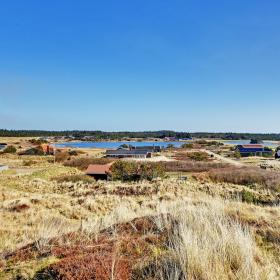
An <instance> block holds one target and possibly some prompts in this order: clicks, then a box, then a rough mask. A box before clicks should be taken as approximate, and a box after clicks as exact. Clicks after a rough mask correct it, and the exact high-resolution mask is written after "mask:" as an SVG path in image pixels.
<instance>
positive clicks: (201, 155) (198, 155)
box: [187, 152, 209, 161]
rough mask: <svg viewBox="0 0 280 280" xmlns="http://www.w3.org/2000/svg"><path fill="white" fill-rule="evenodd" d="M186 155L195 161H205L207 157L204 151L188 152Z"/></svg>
mask: <svg viewBox="0 0 280 280" xmlns="http://www.w3.org/2000/svg"><path fill="white" fill-rule="evenodd" d="M187 156H188V157H189V158H190V159H192V160H195V161H207V160H208V159H209V155H208V154H207V153H205V152H193V153H188V154H187Z"/></svg>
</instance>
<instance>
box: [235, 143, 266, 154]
mask: <svg viewBox="0 0 280 280" xmlns="http://www.w3.org/2000/svg"><path fill="white" fill-rule="evenodd" d="M236 149H238V150H239V152H240V153H257V152H266V150H265V148H264V146H263V145H260V144H248V145H237V146H236Z"/></svg>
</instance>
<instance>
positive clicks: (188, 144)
mask: <svg viewBox="0 0 280 280" xmlns="http://www.w3.org/2000/svg"><path fill="white" fill-rule="evenodd" d="M181 148H183V149H192V148H193V144H191V143H185V144H183V145H182V146H181Z"/></svg>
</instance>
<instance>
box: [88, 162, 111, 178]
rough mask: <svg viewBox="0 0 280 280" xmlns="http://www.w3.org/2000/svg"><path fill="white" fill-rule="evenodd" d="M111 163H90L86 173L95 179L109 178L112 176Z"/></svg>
mask: <svg viewBox="0 0 280 280" xmlns="http://www.w3.org/2000/svg"><path fill="white" fill-rule="evenodd" d="M111 166H112V163H110V164H90V165H89V166H88V168H87V170H86V174H87V175H89V176H91V177H93V178H94V179H95V180H108V179H109V178H110V176H111V171H110V168H111Z"/></svg>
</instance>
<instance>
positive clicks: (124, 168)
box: [111, 160, 165, 181]
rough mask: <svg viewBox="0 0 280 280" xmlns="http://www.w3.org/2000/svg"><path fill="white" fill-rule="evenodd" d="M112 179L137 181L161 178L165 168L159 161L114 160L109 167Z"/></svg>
mask: <svg viewBox="0 0 280 280" xmlns="http://www.w3.org/2000/svg"><path fill="white" fill-rule="evenodd" d="M111 173H112V179H113V180H120V181H139V180H149V181H151V180H153V179H154V178H158V177H160V178H163V177H164V176H165V170H164V168H163V165H162V164H161V163H154V162H153V163H147V162H142V163H139V162H135V161H122V160H118V161H116V162H115V163H114V164H113V165H112V167H111Z"/></svg>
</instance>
